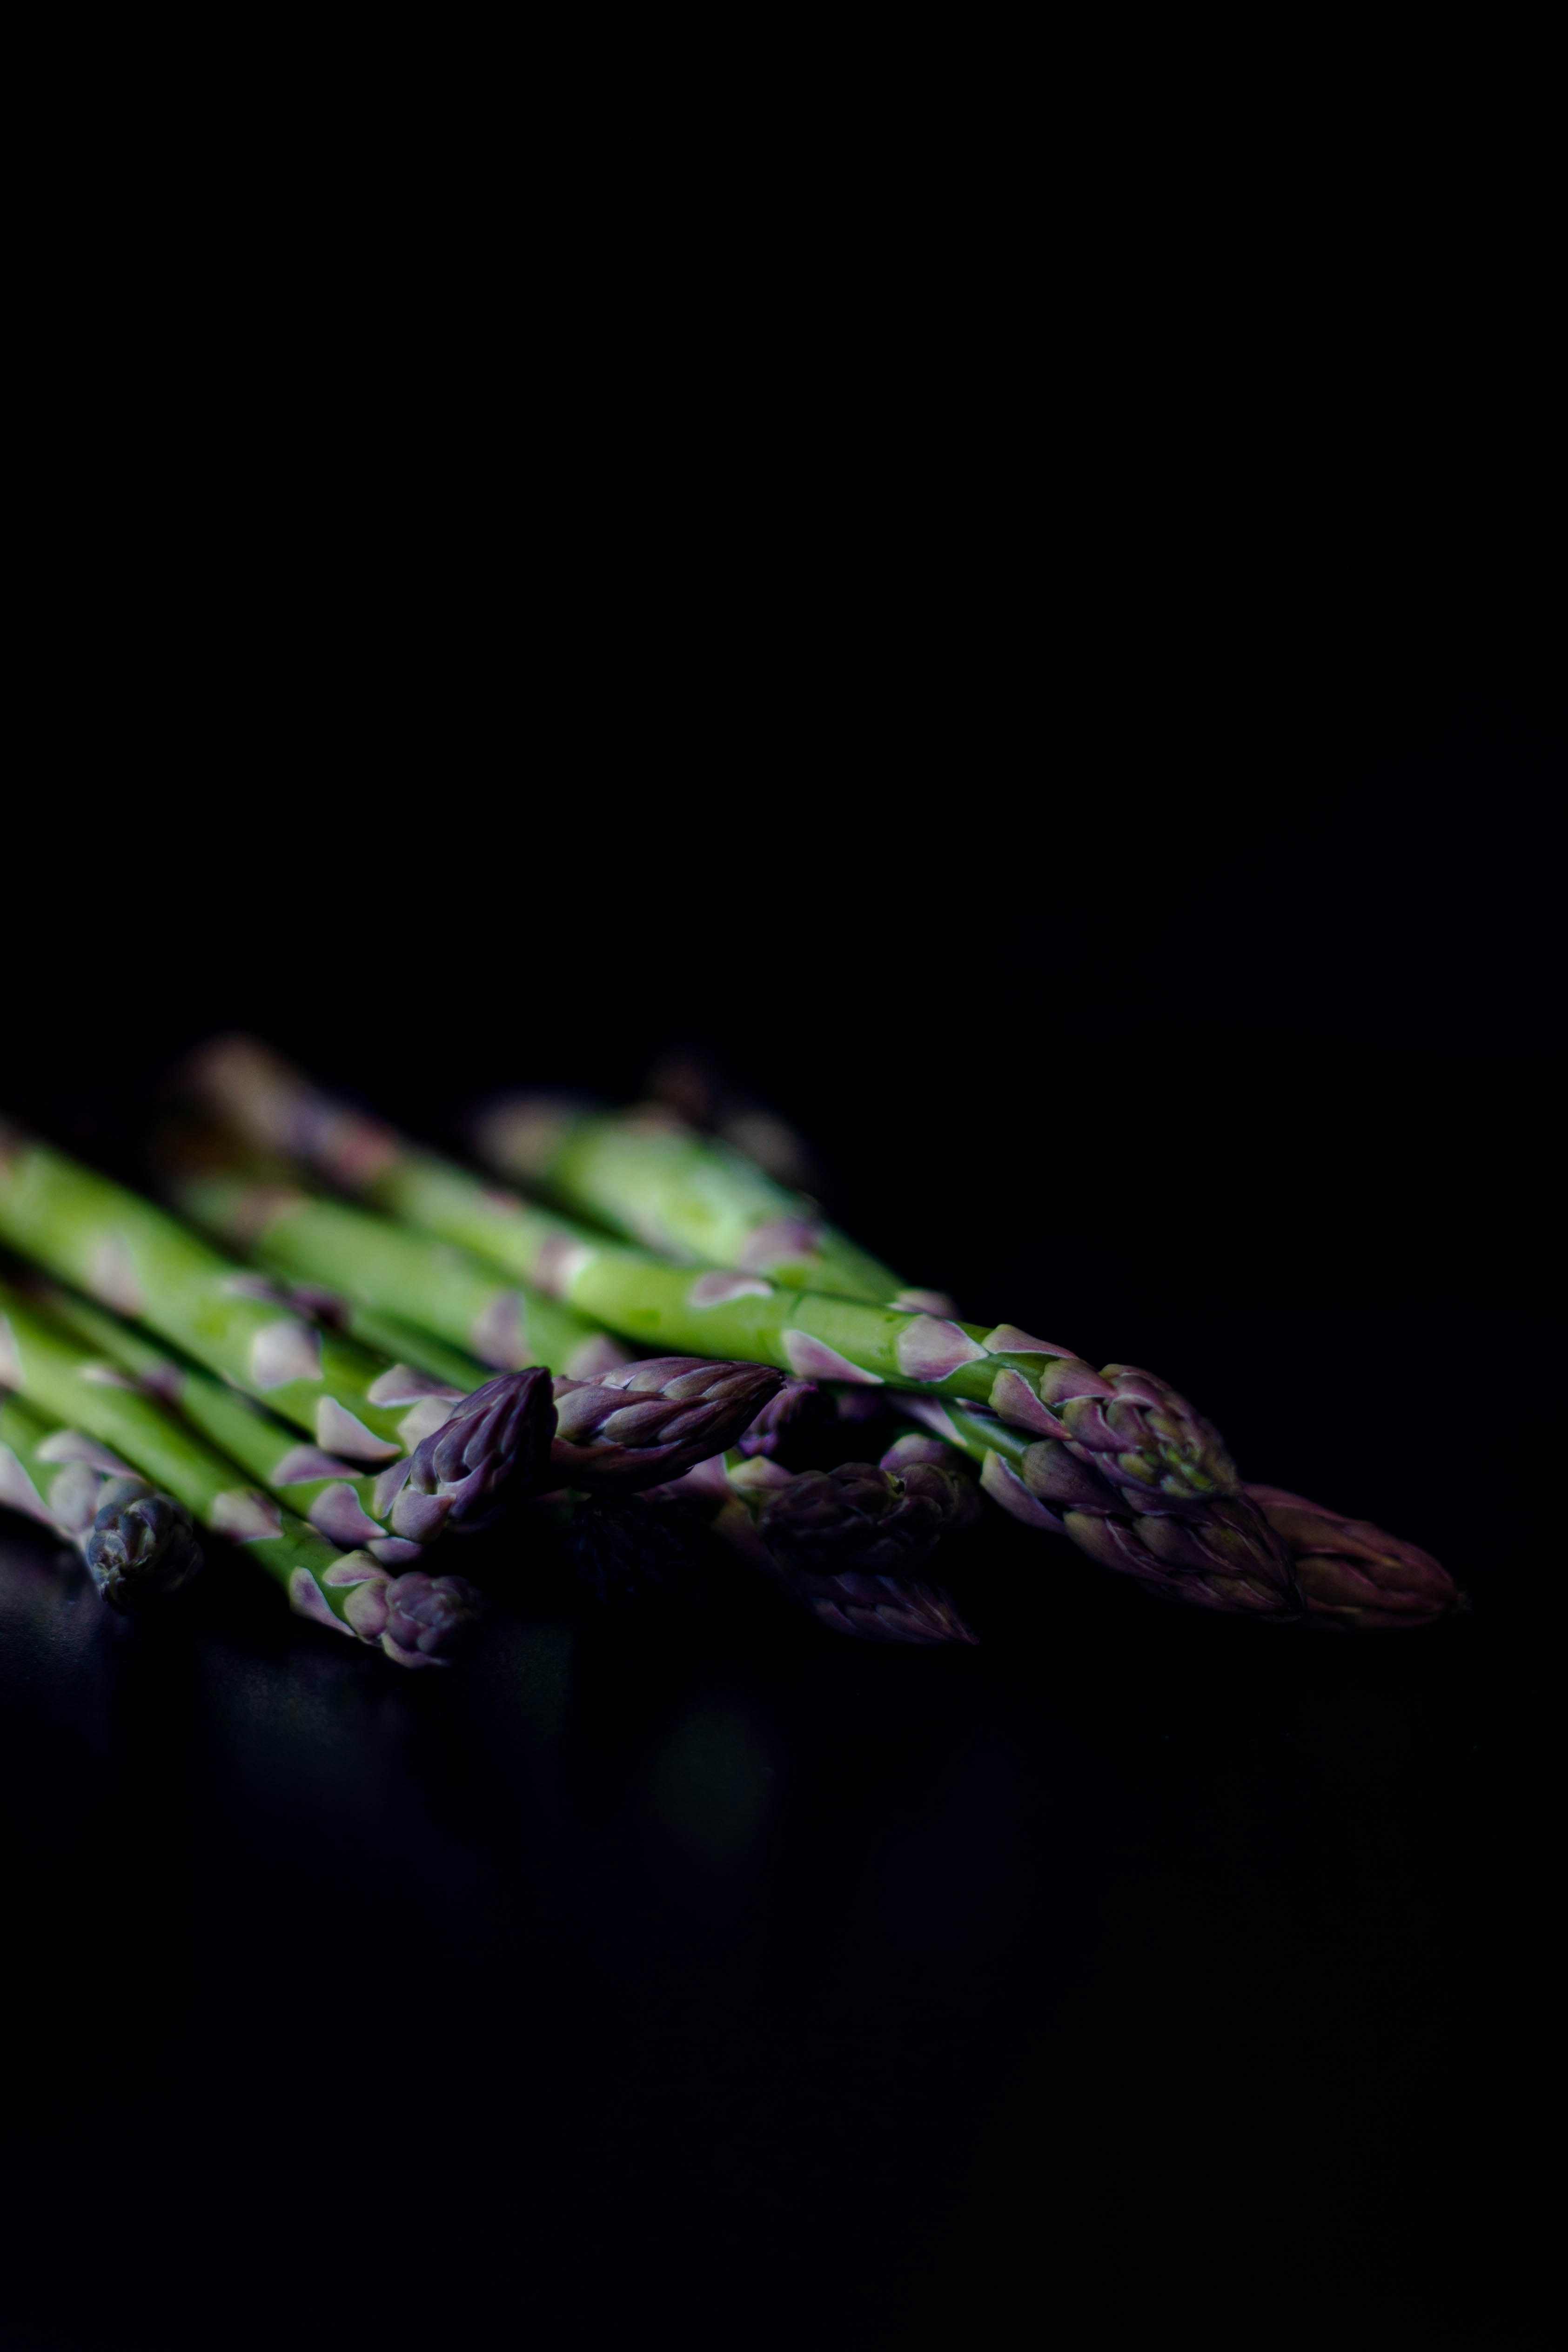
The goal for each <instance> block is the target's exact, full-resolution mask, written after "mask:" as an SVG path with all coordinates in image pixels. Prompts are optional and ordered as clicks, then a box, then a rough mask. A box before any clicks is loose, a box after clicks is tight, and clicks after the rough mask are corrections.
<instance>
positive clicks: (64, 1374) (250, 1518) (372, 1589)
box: [0, 1283, 477, 1666]
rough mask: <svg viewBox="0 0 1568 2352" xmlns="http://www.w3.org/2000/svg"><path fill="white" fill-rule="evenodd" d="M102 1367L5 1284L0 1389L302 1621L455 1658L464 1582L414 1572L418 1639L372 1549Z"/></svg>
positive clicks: (419, 1660) (466, 1604)
mask: <svg viewBox="0 0 1568 2352" xmlns="http://www.w3.org/2000/svg"><path fill="white" fill-rule="evenodd" d="M101 1370H102V1362H101V1359H100V1358H99V1357H97V1356H95V1355H94V1354H93V1353H92V1352H91V1351H90V1350H89V1349H87V1348H85V1347H83V1346H82V1345H81V1344H80V1342H79V1341H78V1340H76V1339H73V1338H72V1337H71V1336H70V1335H69V1334H68V1332H66V1331H63V1330H61V1329H59V1328H57V1327H55V1326H54V1325H52V1324H51V1323H50V1322H49V1321H48V1320H47V1318H46V1317H45V1316H43V1315H41V1314H40V1313H39V1312H38V1310H37V1307H35V1306H34V1305H33V1303H32V1302H31V1300H29V1299H28V1298H26V1297H25V1296H23V1295H22V1294H21V1293H20V1292H18V1291H17V1290H16V1289H15V1287H14V1286H11V1285H10V1284H7V1283H0V1384H3V1385H4V1386H5V1387H7V1388H12V1389H16V1391H18V1392H19V1393H20V1394H21V1395H23V1396H24V1397H25V1398H26V1400H27V1402H29V1403H32V1404H34V1405H36V1406H38V1407H40V1408H41V1409H42V1410H43V1411H44V1412H47V1413H48V1414H50V1415H52V1416H53V1417H54V1418H55V1419H57V1420H58V1421H60V1422H62V1423H65V1424H66V1425H67V1426H68V1427H69V1428H72V1429H79V1430H81V1431H83V1432H85V1433H87V1434H88V1435H89V1436H91V1437H95V1438H99V1439H101V1440H102V1442H103V1443H104V1444H106V1445H108V1446H110V1447H112V1448H113V1450H114V1452H115V1453H116V1454H118V1455H120V1456H121V1457H122V1458H123V1459H124V1460H125V1461H126V1462H128V1463H130V1464H131V1465H132V1468H133V1469H134V1470H135V1471H136V1472H137V1473H139V1474H140V1475H142V1477H143V1478H145V1479H146V1480H147V1481H148V1482H149V1484H150V1485H151V1486H153V1487H154V1488H156V1489H158V1490H159V1491H161V1492H163V1493H166V1494H168V1495H171V1496H174V1499H175V1501H176V1502H179V1503H181V1504H183V1505H184V1508H185V1509H186V1510H187V1511H188V1512H189V1513H190V1515H191V1517H192V1518H193V1519H195V1521H196V1522H197V1523H198V1525H200V1526H202V1527H205V1528H209V1529H210V1530H211V1532H212V1533H213V1534H214V1535H220V1536H225V1537H226V1538H228V1540H229V1541H230V1542H231V1543H234V1544H237V1546H238V1547H239V1548H240V1549H242V1550H244V1551H245V1552H247V1553H248V1554H249V1555H250V1557H251V1558H253V1559H256V1560H257V1561H258V1563H259V1564H260V1566H261V1567H263V1568H264V1569H266V1570H267V1571H268V1574H269V1575H271V1576H272V1577H273V1578H274V1579H275V1580H277V1581H278V1582H279V1584H281V1585H282V1587H283V1589H284V1591H286V1592H287V1593H288V1595H289V1602H290V1605H291V1606H292V1607H293V1608H294V1609H295V1610H297V1611H298V1612H299V1613H300V1615H301V1616H303V1617H308V1618H310V1619H311V1620H312V1622H315V1623H317V1624H320V1625H329V1626H331V1628H332V1630H333V1631H334V1632H336V1633H349V1634H353V1635H354V1636H356V1637H357V1638H358V1639H359V1640H361V1641H364V1642H369V1643H375V1644H378V1645H379V1646H380V1647H381V1649H382V1650H384V1652H385V1654H386V1655H387V1656H388V1657H390V1658H393V1659H395V1661H396V1662H397V1663H398V1664H400V1665H408V1666H418V1665H433V1664H440V1663H442V1662H443V1661H444V1660H445V1659H447V1658H448V1657H450V1656H451V1655H452V1654H454V1652H455V1651H456V1650H457V1649H458V1647H459V1646H460V1643H461V1642H462V1640H463V1639H464V1637H465V1636H466V1634H467V1633H468V1629H469V1627H470V1626H471V1624H472V1623H473V1622H474V1616H475V1612H476V1608H477V1595H476V1594H475V1593H474V1592H473V1591H472V1589H471V1588H470V1587H469V1586H468V1584H467V1583H465V1581H464V1580H463V1579H462V1578H461V1577H439V1578H434V1579H432V1578H428V1577H425V1576H423V1575H420V1574H419V1573H418V1572H417V1571H416V1572H415V1578H414V1582H413V1586H412V1590H411V1593H410V1599H411V1600H412V1601H414V1602H415V1603H416V1605H417V1607H418V1609H419V1611H420V1612H422V1613H421V1616H420V1619H419V1622H418V1626H417V1636H418V1638H417V1639H416V1640H413V1641H410V1640H408V1639H406V1638H405V1636H406V1635H408V1634H409V1633H410V1632H411V1631H412V1630H413V1627H412V1625H411V1623H410V1622H407V1621H405V1614H404V1613H403V1612H402V1610H401V1602H400V1594H399V1591H398V1588H399V1587H400V1586H401V1584H402V1582H403V1580H402V1579H400V1578H397V1577H395V1576H393V1575H392V1574H391V1573H390V1571H389V1570H387V1569H386V1568H384V1566H383V1565H382V1563H381V1561H380V1560H378V1559H374V1558H373V1557H372V1555H371V1554H370V1553H369V1552H368V1551H351V1552H342V1551H339V1550H338V1549H336V1547H335V1546H334V1545H332V1544H330V1543H329V1542H328V1541H327V1539H326V1538H325V1537H324V1536H321V1535H319V1534H318V1533H317V1531H316V1529H315V1528H312V1527H310V1526H309V1525H308V1524H307V1522H306V1521H305V1520H303V1519H300V1518H297V1517H295V1515H294V1514H293V1512H291V1511H289V1510H286V1509H285V1508H284V1507H283V1506H282V1505H281V1504H279V1502H277V1501H276V1500H275V1499H274V1497H273V1496H270V1495H268V1494H266V1493H264V1492H263V1491H262V1490H261V1489H260V1488H259V1487H257V1486H249V1485H247V1483H246V1479H245V1474H244V1472H243V1471H242V1470H241V1469H240V1467H239V1465H237V1463H235V1462H233V1461H231V1460H230V1459H228V1458H227V1456H226V1455H225V1454H221V1453H219V1452H218V1450H217V1448H216V1446H214V1445H212V1444H210V1443H209V1442H208V1441H207V1440H206V1439H205V1438H204V1437H202V1436H200V1435H198V1433H196V1431H195V1430H194V1429H193V1428H191V1427H190V1425H189V1424H188V1423H186V1422H184V1421H183V1420H181V1419H180V1418H179V1417H178V1416H177V1415H176V1414H175V1413H174V1412H172V1411H171V1410H169V1409H168V1408H167V1407H165V1406H163V1405H162V1404H159V1403H157V1402H155V1401H154V1400H153V1398H152V1397H150V1396H146V1395H144V1394H142V1391H140V1390H137V1389H133V1388H129V1387H118V1386H115V1385H113V1384H112V1383H106V1382H104V1381H102V1380H101V1379H100V1378H98V1377H95V1376H96V1375H98V1374H100V1372H101Z"/></svg>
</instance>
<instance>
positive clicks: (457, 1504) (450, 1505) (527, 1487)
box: [391, 1364, 555, 1543]
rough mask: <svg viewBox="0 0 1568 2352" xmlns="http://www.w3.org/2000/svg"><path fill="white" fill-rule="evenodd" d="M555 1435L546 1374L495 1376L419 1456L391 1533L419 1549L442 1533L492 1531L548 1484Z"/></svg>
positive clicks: (536, 1369)
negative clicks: (418, 1545)
mask: <svg viewBox="0 0 1568 2352" xmlns="http://www.w3.org/2000/svg"><path fill="white" fill-rule="evenodd" d="M554 1434H555V1404H554V1400H553V1399H552V1395H551V1392H550V1374H549V1373H548V1372H547V1371H545V1370H543V1368H542V1366H540V1365H537V1364H531V1365H530V1366H529V1368H528V1370H526V1371H521V1372H498V1373H497V1375H496V1377H495V1379H494V1380H491V1381H485V1382H484V1383H483V1384H482V1385H481V1386H480V1387H479V1388H477V1389H476V1390H475V1391H474V1392H473V1394H472V1395H471V1396H466V1397H465V1398H464V1399H463V1401H462V1402H461V1404H459V1405H457V1406H455V1407H454V1409H453V1412H452V1415H451V1418H450V1419H449V1420H447V1421H444V1422H443V1423H442V1424H441V1426H440V1428H439V1429H437V1430H435V1431H433V1432H432V1433H431V1434H430V1435H429V1436H428V1437H426V1438H425V1439H424V1440H423V1441H422V1442H421V1444H419V1445H418V1447H417V1448H416V1452H415V1454H414V1458H413V1461H412V1463H411V1464H410V1465H409V1472H408V1478H407V1483H406V1485H405V1486H404V1488H403V1491H402V1493H401V1494H400V1495H399V1496H398V1497H397V1500H396V1502H395V1506H394V1507H393V1513H392V1521H391V1525H392V1528H393V1532H394V1534H395V1535H399V1536H406V1537H409V1538H412V1539H413V1540H414V1541H415V1542H416V1543H422V1542H425V1541H426V1540H427V1539H428V1538H430V1537H431V1536H432V1535H434V1534H435V1533H436V1531H437V1528H442V1527H445V1528H447V1529H449V1530H450V1531H452V1532H453V1533H455V1534H458V1535H475V1534H477V1533H478V1532H479V1529H480V1528H488V1527H490V1526H491V1525H493V1523H494V1522H495V1521H496V1520H497V1519H498V1518H500V1516H501V1514H502V1512H503V1511H505V1510H506V1509H507V1508H508V1507H509V1506H510V1504H512V1503H513V1502H518V1501H521V1500H522V1499H523V1498H524V1497H525V1496H529V1495H534V1494H537V1493H539V1492H540V1490H541V1488H542V1486H545V1485H546V1484H550V1483H552V1473H551V1464H550V1447H551V1441H552V1438H553V1436H554Z"/></svg>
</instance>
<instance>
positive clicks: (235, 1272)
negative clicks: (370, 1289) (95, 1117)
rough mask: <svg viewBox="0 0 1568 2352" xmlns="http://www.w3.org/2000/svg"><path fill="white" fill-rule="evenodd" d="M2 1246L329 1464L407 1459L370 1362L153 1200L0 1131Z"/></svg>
mask: <svg viewBox="0 0 1568 2352" xmlns="http://www.w3.org/2000/svg"><path fill="white" fill-rule="evenodd" d="M0 1236H3V1237H4V1238H5V1240H6V1241H8V1242H10V1243H11V1244H12V1245H13V1246H14V1247H15V1248H16V1249H18V1250H20V1251H21V1252H22V1253H23V1254H24V1255H26V1256H28V1257H30V1258H32V1259H34V1260H35V1261H36V1262H37V1264H38V1265H42V1266H46V1267H47V1269H48V1271H49V1272H50V1273H51V1274H54V1275H58V1276H59V1277H60V1279H61V1280H62V1281H65V1282H68V1283H70V1284H72V1285H73V1286H75V1287H76V1288H77V1289H79V1290H84V1291H86V1292H88V1293H89V1296H90V1297H94V1298H96V1299H98V1300H100V1302H101V1303H102V1304H104V1305H105V1306H108V1307H113V1308H115V1309H116V1311H117V1312H118V1313H120V1314H122V1315H127V1316H132V1317H134V1318H136V1319H137V1320H138V1321H141V1322H144V1323H146V1324H148V1325H149V1326H150V1327H151V1328H153V1330H155V1331H157V1332H159V1333H160V1334H161V1335H162V1337H163V1339H168V1340H172V1341H173V1343H174V1346H175V1347H177V1348H183V1349H185V1350H186V1351H187V1352H188V1353H189V1354H190V1355H192V1356H194V1357H195V1359H196V1360H197V1361H198V1362H199V1363H201V1364H204V1365H205V1366H206V1368H207V1369H208V1370H211V1371H215V1372H216V1373H217V1374H218V1375H219V1376H220V1377H221V1378H222V1379H224V1380H226V1381H234V1382H235V1383H236V1384H237V1386H238V1387H239V1388H241V1389H243V1390H245V1391H247V1394H249V1395H251V1396H256V1397H258V1398H260V1399H261V1400H262V1401H263V1402H265V1403H266V1404H267V1405H268V1408H269V1410H270V1411H272V1412H275V1413H277V1414H278V1415H279V1418H280V1419H282V1420H284V1421H289V1422H292V1423H294V1424H295V1426H296V1427H297V1428H300V1429H302V1430H304V1431H305V1432H306V1433H307V1434H308V1435H310V1436H311V1437H313V1438H314V1439H315V1441H316V1443H317V1444H318V1445H320V1446H321V1447H322V1448H324V1450H325V1451H326V1452H328V1453H329V1454H334V1455H338V1456H342V1457H346V1458H347V1459H348V1460H349V1461H351V1462H353V1463H355V1464H357V1465H360V1466H361V1467H364V1466H367V1465H384V1464H385V1463H388V1462H395V1461H396V1460H397V1459H398V1457H399V1456H400V1455H401V1454H403V1453H404V1452H405V1450H406V1442H405V1439H404V1437H403V1436H402V1434H401V1432H400V1426H399V1424H400V1423H401V1420H402V1417H403V1412H404V1411H405V1409H406V1408H405V1407H403V1406H400V1405H399V1404H397V1403H380V1402H377V1401H376V1399H375V1397H374V1396H373V1394H372V1391H373V1390H374V1387H375V1384H376V1381H377V1379H378V1377H379V1375H380V1373H381V1371H382V1370H383V1367H382V1366H381V1365H380V1364H378V1363H377V1362H376V1360H375V1359H374V1357H373V1356H370V1355H368V1354H366V1352H365V1351H364V1349H362V1348H358V1347H356V1346H355V1345H354V1344H353V1341H352V1340H348V1339H342V1338H340V1337H338V1336H337V1335H336V1334H335V1333H331V1332H323V1331H322V1330H321V1329H320V1328H318V1327H316V1326H315V1325H313V1324H311V1323H309V1322H307V1321H306V1320H305V1318H303V1317H302V1316H300V1315H299V1314H297V1313H295V1312H294V1311H292V1310H291V1309H289V1308H288V1307H283V1306H280V1305H279V1301H278V1299H277V1298H276V1297H275V1296H274V1295H273V1294H272V1293H271V1292H270V1291H269V1290H268V1287H267V1286H266V1285H265V1284H262V1283H259V1282H258V1277H257V1276H256V1274H255V1272H254V1271H253V1270H252V1269H250V1268H247V1267H245V1266H242V1265H236V1264H235V1263H234V1261H233V1260H232V1259H229V1258H225V1257H222V1256H220V1255H218V1253H217V1252H216V1250H214V1249H212V1248H210V1247H209V1246H208V1244H206V1243H205V1242H204V1241H202V1240H200V1239H199V1238H198V1237H197V1236H196V1235H195V1234H192V1233H189V1232H187V1231H186V1229H185V1228H184V1226H183V1225H181V1224H179V1223H177V1222H176V1221H175V1219H174V1218H173V1217H171V1216H168V1215H167V1214H165V1213H164V1212H163V1210H162V1209H159V1208H155V1207H154V1206H153V1203H152V1202H150V1201H144V1200H142V1199H141V1198H140V1197H139V1196H138V1195H137V1194H136V1193H134V1192H127V1191H125V1190H124V1188H123V1187H122V1186H121V1185H118V1184H114V1183H111V1182H110V1181H109V1179H108V1178H107V1177H103V1176H99V1175H96V1174H94V1173H93V1171H90V1170H89V1169H86V1168H82V1167H79V1166H78V1164H77V1163H76V1162H75V1161H74V1160H69V1159H68V1158H67V1157H66V1155H65V1154H64V1153H63V1152H58V1151H55V1150H51V1149H50V1148H49V1147H48V1146H47V1145H46V1144H42V1143H37V1142H34V1141H31V1140H30V1139H26V1138H23V1137H21V1136H19V1135H17V1134H16V1133H15V1132H0ZM258 1293H259V1294H260V1295H258Z"/></svg>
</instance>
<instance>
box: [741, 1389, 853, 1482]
mask: <svg viewBox="0 0 1568 2352" xmlns="http://www.w3.org/2000/svg"><path fill="white" fill-rule="evenodd" d="M837 1425H838V1411H837V1405H836V1403H835V1402H834V1400H833V1397H832V1396H831V1395H830V1393H829V1392H828V1391H827V1390H826V1389H824V1388H819V1387H818V1385H817V1383H816V1381H784V1385H783V1387H782V1388H781V1389H779V1390H778V1391H776V1393H775V1394H774V1395H773V1396H771V1397H770V1398H769V1399H768V1401H767V1402H766V1404H764V1405H763V1409H762V1411H761V1412H760V1413H758V1415H757V1417H756V1419H755V1420H754V1421H753V1422H752V1425H751V1427H750V1428H749V1429H744V1430H742V1433H741V1435H740V1438H739V1441H738V1443H739V1446H740V1450H741V1452H742V1454H745V1455H746V1457H747V1459H748V1460H752V1459H753V1458H754V1457H755V1456H756V1455H757V1454H762V1455H763V1456H764V1457H765V1458H766V1459H767V1460H768V1461H770V1462H784V1463H785V1464H790V1465H795V1464H797V1463H798V1466H799V1467H800V1468H802V1469H805V1467H806V1466H807V1462H806V1460H805V1459H804V1458H802V1457H805V1456H809V1454H811V1452H812V1451H813V1450H814V1449H815V1447H816V1446H817V1445H818V1444H821V1443H822V1442H823V1440H824V1439H825V1438H826V1434H827V1433H828V1432H829V1431H830V1430H833V1429H836V1428H837Z"/></svg>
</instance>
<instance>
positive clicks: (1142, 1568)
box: [1062, 1495, 1301, 1618]
mask: <svg viewBox="0 0 1568 2352" xmlns="http://www.w3.org/2000/svg"><path fill="white" fill-rule="evenodd" d="M1062 1524H1063V1528H1064V1529H1065V1531H1066V1533H1067V1534H1068V1535H1069V1536H1070V1537H1071V1538H1072V1540H1073V1542H1074V1543H1075V1544H1076V1545H1077V1546H1078V1548H1079V1550H1080V1551H1083V1552H1087V1553H1088V1554H1089V1558H1090V1559H1095V1560H1098V1561H1099V1562H1100V1566H1101V1567H1102V1568H1109V1569H1112V1570H1115V1571H1116V1572H1117V1573H1118V1574H1120V1575H1123V1576H1134V1577H1136V1578H1137V1579H1138V1580H1139V1581H1140V1582H1141V1583H1143V1584H1146V1585H1148V1586H1149V1587H1150V1589H1151V1590H1152V1591H1157V1592H1163V1593H1164V1594H1165V1595H1166V1596H1167V1597H1168V1598H1170V1599H1172V1600H1175V1601H1191V1602H1192V1603H1193V1604H1194V1606H1195V1607H1197V1608H1200V1609H1219V1610H1226V1611H1231V1612H1240V1613H1243V1614H1247V1615H1251V1616H1268V1617H1276V1618H1290V1617H1297V1616H1299V1615H1300V1609H1301V1597H1300V1592H1299V1591H1298V1589H1297V1585H1296V1579H1295V1576H1294V1573H1293V1572H1292V1570H1291V1565H1290V1561H1289V1556H1288V1554H1287V1552H1286V1550H1285V1547H1284V1545H1283V1544H1282V1543H1281V1542H1280V1540H1279V1537H1278V1536H1277V1535H1276V1534H1275V1533H1274V1531H1273V1529H1272V1528H1270V1527H1269V1525H1268V1520H1267V1519H1266V1518H1265V1517H1263V1514H1262V1512H1261V1511H1260V1510H1258V1507H1257V1506H1256V1505H1255V1504H1253V1503H1250V1502H1248V1500H1247V1497H1246V1496H1245V1495H1221V1496H1215V1497H1214V1499H1213V1500H1212V1501H1208V1502H1203V1503H1191V1504H1188V1505H1186V1506H1184V1507H1182V1508H1180V1509H1178V1510H1175V1511H1170V1512H1163V1513H1160V1514H1158V1515H1156V1514H1153V1513H1150V1512H1142V1513H1138V1514H1133V1513H1131V1512H1129V1513H1128V1515H1127V1516H1126V1517H1120V1516H1118V1517H1110V1516H1108V1515H1106V1514H1105V1513H1104V1512H1103V1510H1095V1511H1089V1510H1082V1509H1072V1510H1068V1511H1065V1512H1064V1513H1063V1515H1062Z"/></svg>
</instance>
